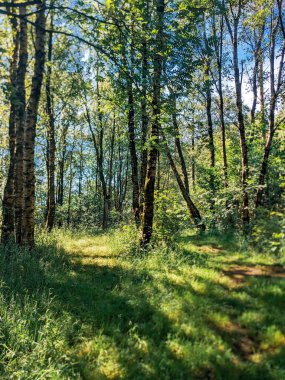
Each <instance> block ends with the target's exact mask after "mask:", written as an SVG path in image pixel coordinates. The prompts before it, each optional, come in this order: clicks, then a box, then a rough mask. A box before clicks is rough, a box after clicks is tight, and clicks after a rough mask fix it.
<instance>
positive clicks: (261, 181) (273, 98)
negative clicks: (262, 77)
mask: <svg viewBox="0 0 285 380" xmlns="http://www.w3.org/2000/svg"><path fill="white" fill-rule="evenodd" d="M279 22H280V19H279V18H278V20H277V21H276V23H275V25H274V10H273V11H272V16H271V34H270V57H269V61H270V105H269V129H268V133H267V140H266V144H265V147H264V152H263V157H262V162H261V168H260V172H259V178H258V188H257V193H256V200H255V206H256V207H259V206H261V205H262V198H263V193H264V185H265V179H266V174H267V170H268V161H269V155H270V150H271V145H272V141H273V137H274V134H275V131H276V126H275V110H276V104H277V100H278V95H279V94H280V89H281V87H282V86H283V84H284V82H285V80H284V73H283V69H284V57H285V36H284V39H283V46H282V50H281V54H280V63H279V70H278V76H277V81H276V82H277V83H276V84H275V74H276V72H275V71H276V70H275V58H276V57H275V47H276V34H277V30H278V26H279ZM281 25H282V24H281Z"/></svg>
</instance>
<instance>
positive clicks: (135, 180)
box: [128, 81, 140, 226]
mask: <svg viewBox="0 0 285 380" xmlns="http://www.w3.org/2000/svg"><path fill="white" fill-rule="evenodd" d="M128 82H129V83H128V107H129V110H128V133H129V149H130V157H131V169H132V185H133V194H132V196H133V212H134V216H135V222H136V225H137V226H139V225H140V188H139V177H138V159H137V151H136V141H135V119H134V116H135V110H134V97H133V89H132V83H131V82H130V81H128Z"/></svg>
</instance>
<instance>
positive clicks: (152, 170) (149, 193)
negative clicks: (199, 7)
mask: <svg viewBox="0 0 285 380" xmlns="http://www.w3.org/2000/svg"><path fill="white" fill-rule="evenodd" d="M164 10H165V3H164V0H156V15H157V34H156V42H155V44H156V46H155V49H156V52H155V56H154V70H153V98H152V110H153V111H152V113H153V114H152V124H151V143H152V146H151V148H150V151H149V157H148V168H147V175H146V181H145V186H144V204H143V215H142V237H141V245H142V246H143V247H146V246H147V245H148V244H149V243H150V240H151V236H152V229H153V216H154V189H155V177H156V164H157V156H158V147H157V144H158V139H159V123H160V120H159V119H160V101H161V100H160V93H161V73H162V64H163V56H162V47H163V38H164V36H163V24H164V22H163V18H164Z"/></svg>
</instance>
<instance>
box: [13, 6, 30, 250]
mask: <svg viewBox="0 0 285 380" xmlns="http://www.w3.org/2000/svg"><path fill="white" fill-rule="evenodd" d="M25 15H26V7H21V8H20V16H21V19H20V35H19V62H18V70H17V88H16V152H15V178H14V187H15V233H16V243H17V244H21V243H22V224H23V207H24V198H23V182H24V178H23V158H24V126H25V118H26V87H25V81H26V72H27V62H28V35H27V21H26V18H25Z"/></svg>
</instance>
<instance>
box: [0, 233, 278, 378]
mask: <svg viewBox="0 0 285 380" xmlns="http://www.w3.org/2000/svg"><path fill="white" fill-rule="evenodd" d="M37 254H38V255H37V257H35V256H32V255H30V254H29V253H25V252H18V251H13V248H10V249H7V250H6V252H1V255H0V276H1V277H0V279H1V280H0V282H1V288H0V317H1V319H0V378H1V379H94V380H100V379H102V380H103V379H135V380H139V379H163V380H164V379H171V380H172V379H187V380H188V379H190V380H191V379H231V380H234V379H245V380H251V379H259V380H260V379H263V380H266V379H276V380H277V379H278V380H282V379H285V360H284V358H285V323H284V320H285V319H284V318H285V317H284V315H285V298H284V291H285V280H284V279H282V278H274V277H271V276H256V277H255V276H245V277H244V278H243V279H241V280H239V281H237V280H236V279H235V278H233V277H231V276H227V275H225V271H226V270H227V269H229V268H231V267H233V266H237V265H243V266H252V265H259V266H261V265H263V266H269V265H277V264H278V265H284V259H283V258H282V257H281V258H274V257H273V256H269V255H267V256H266V255H258V254H257V253H255V252H254V251H252V250H249V249H248V247H247V246H246V245H245V244H244V243H241V242H238V241H237V240H234V239H232V238H231V239H230V238H228V237H222V236H219V235H204V236H202V237H201V236H191V235H189V234H187V233H185V234H184V235H183V236H182V237H181V238H180V242H179V248H177V250H176V252H172V253H169V252H168V253H166V252H165V250H163V249H161V250H159V249H156V250H155V251H153V252H152V253H151V254H150V255H149V256H147V257H141V258H136V257H134V256H130V254H129V252H128V246H127V245H126V244H123V243H122V234H120V233H110V234H108V235H96V236H90V235H88V234H86V233H73V232H66V233H63V232H60V231H57V232H55V233H54V235H53V238H48V239H47V238H46V237H45V236H44V235H43V236H41V237H40V238H39V248H38V250H37Z"/></svg>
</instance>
